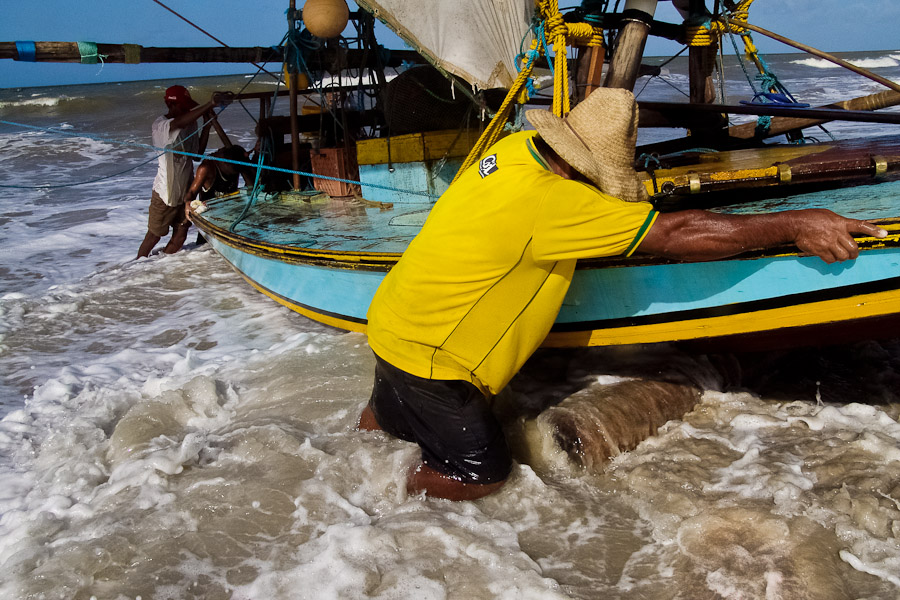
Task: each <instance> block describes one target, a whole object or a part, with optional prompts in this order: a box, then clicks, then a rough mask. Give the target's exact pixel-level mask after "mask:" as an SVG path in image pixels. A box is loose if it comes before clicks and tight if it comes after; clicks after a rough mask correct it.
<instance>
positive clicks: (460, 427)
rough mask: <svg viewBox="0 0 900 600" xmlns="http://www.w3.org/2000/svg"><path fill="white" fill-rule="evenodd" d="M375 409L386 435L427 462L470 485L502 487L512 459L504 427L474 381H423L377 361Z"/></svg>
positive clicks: (374, 411) (373, 401) (373, 407)
mask: <svg viewBox="0 0 900 600" xmlns="http://www.w3.org/2000/svg"><path fill="white" fill-rule="evenodd" d="M369 406H370V407H371V408H372V412H373V413H374V414H375V420H376V421H378V424H379V425H380V426H381V428H382V429H384V430H385V431H386V432H388V433H390V434H391V435H393V436H395V437H398V438H400V439H403V440H406V441H408V442H415V443H417V444H418V445H419V447H420V448H421V449H422V462H423V463H425V464H426V465H428V466H429V467H431V468H432V469H434V470H435V471H439V472H441V473H443V474H445V475H449V476H450V477H453V478H456V479H459V480H460V481H464V482H466V483H480V484H485V483H496V482H498V481H503V480H504V479H506V478H507V477H508V476H509V472H510V470H511V469H512V459H511V458H510V455H509V448H508V447H507V445H506V439H505V438H504V437H503V431H502V429H501V428H500V423H499V422H498V421H497V418H496V417H494V414H493V413H492V412H491V409H490V407H489V406H488V403H487V401H486V399H485V397H484V394H482V393H481V391H480V390H479V389H478V388H477V387H475V386H474V385H472V384H471V383H469V382H468V381H442V380H436V379H423V378H421V377H416V376H415V375H410V374H409V373H406V372H405V371H401V370H400V369H398V368H397V367H394V366H393V365H391V364H389V363H387V362H385V361H384V360H382V359H381V358H379V357H378V356H376V357H375V385H374V387H373V388H372V398H371V400H369Z"/></svg>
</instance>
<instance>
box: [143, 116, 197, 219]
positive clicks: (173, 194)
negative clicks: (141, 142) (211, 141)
mask: <svg viewBox="0 0 900 600" xmlns="http://www.w3.org/2000/svg"><path fill="white" fill-rule="evenodd" d="M173 120H174V119H169V118H166V117H164V116H162V117H158V118H157V119H156V120H155V121H153V127H152V128H151V133H152V137H153V145H154V146H156V147H157V148H168V149H172V150H180V151H182V152H192V153H194V154H197V153H198V152H199V150H200V141H199V139H198V137H199V136H197V135H194V134H195V133H196V132H197V122H196V121H195V122H193V123H191V124H190V125H188V126H187V127H185V128H184V129H172V128H171V127H172V121H173ZM193 176H194V167H193V162H192V159H191V157H190V156H185V155H184V154H174V153H172V152H166V153H165V154H163V155H161V156H160V157H159V168H158V169H157V171H156V179H154V180H153V191H154V192H156V193H157V194H159V197H160V198H162V200H163V202H165V203H166V204H168V205H169V206H179V205H181V204H182V200H183V199H184V194H185V192H186V191H187V190H188V188H189V187H190V185H191V180H192V179H193Z"/></svg>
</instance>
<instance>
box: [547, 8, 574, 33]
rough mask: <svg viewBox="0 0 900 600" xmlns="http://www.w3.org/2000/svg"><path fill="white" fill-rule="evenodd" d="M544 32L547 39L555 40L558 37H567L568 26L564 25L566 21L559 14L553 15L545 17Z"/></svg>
mask: <svg viewBox="0 0 900 600" xmlns="http://www.w3.org/2000/svg"><path fill="white" fill-rule="evenodd" d="M545 27H546V32H547V37H548V38H549V39H551V40H553V39H556V38H558V37H560V36H562V37H564V38H565V37H568V35H569V25H568V23H566V20H565V19H563V16H562V14H561V13H558V12H557V13H555V14H552V15H550V16H549V17H547V23H546V26H545Z"/></svg>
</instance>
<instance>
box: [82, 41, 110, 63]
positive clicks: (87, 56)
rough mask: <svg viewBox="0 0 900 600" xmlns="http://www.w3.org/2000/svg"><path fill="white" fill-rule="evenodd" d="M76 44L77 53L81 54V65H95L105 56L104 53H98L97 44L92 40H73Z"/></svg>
mask: <svg viewBox="0 0 900 600" xmlns="http://www.w3.org/2000/svg"><path fill="white" fill-rule="evenodd" d="M75 43H76V44H78V54H80V55H81V64H83V65H96V64H97V63H98V62H101V63H102V62H103V59H104V58H107V55H106V54H100V52H99V51H98V50H97V44H95V43H94V42H75Z"/></svg>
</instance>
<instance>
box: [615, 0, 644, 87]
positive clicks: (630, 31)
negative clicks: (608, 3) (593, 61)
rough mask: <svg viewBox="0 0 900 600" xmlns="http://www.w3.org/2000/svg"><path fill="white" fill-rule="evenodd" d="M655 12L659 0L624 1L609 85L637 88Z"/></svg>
mask: <svg viewBox="0 0 900 600" xmlns="http://www.w3.org/2000/svg"><path fill="white" fill-rule="evenodd" d="M655 12H656V0H628V1H627V2H626V3H625V9H624V10H623V11H622V23H623V24H622V28H621V29H620V30H619V35H618V36H617V37H616V50H615V54H613V57H612V60H611V61H610V64H609V74H608V75H607V76H606V84H605V85H606V87H608V88H622V89H626V90H633V89H634V83H635V82H636V81H637V78H638V72H639V70H640V67H641V58H642V57H643V56H644V45H645V44H646V43H647V35H648V34H649V33H650V23H651V22H652V20H653V14H654V13H655Z"/></svg>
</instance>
